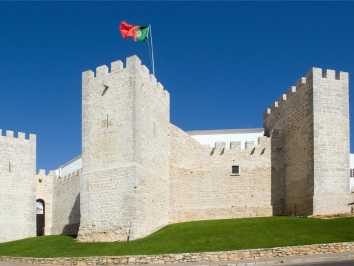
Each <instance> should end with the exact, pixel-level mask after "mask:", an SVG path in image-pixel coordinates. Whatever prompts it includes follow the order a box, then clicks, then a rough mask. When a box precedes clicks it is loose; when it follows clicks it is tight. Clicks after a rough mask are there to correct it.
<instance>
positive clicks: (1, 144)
mask: <svg viewBox="0 0 354 266" xmlns="http://www.w3.org/2000/svg"><path fill="white" fill-rule="evenodd" d="M35 174H36V136H35V135H33V134H30V136H29V138H26V135H25V133H22V132H19V133H18V134H17V137H16V136H14V132H13V131H10V130H7V131H6V135H5V136H3V135H2V130H0V229H1V232H0V242H6V241H12V240H17V239H23V238H27V237H33V236H35V235H36V198H35V197H36V187H35V186H36V180H35Z"/></svg>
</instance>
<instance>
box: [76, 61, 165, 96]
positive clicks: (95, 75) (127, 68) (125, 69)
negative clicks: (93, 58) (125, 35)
mask: <svg viewBox="0 0 354 266" xmlns="http://www.w3.org/2000/svg"><path fill="white" fill-rule="evenodd" d="M123 73H124V74H129V75H139V76H141V77H142V78H143V79H144V82H149V83H150V85H151V86H152V88H153V89H154V90H155V91H156V92H158V93H161V94H163V95H165V96H168V95H169V93H168V91H167V90H165V89H164V86H163V85H162V84H161V83H160V82H158V81H157V79H156V77H155V75H153V74H152V73H150V70H149V69H148V68H147V67H146V66H145V65H143V64H142V63H141V60H140V59H139V57H137V56H136V55H133V56H130V57H127V58H126V62H125V65H124V63H123V62H122V61H121V60H117V61H114V62H112V63H111V64H110V67H108V66H107V65H101V66H98V67H96V70H95V71H92V70H87V71H84V72H83V73H82V79H83V81H84V82H90V81H92V80H98V81H101V80H103V79H107V77H116V76H117V75H121V74H123Z"/></svg>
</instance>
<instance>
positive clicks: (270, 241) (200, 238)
mask: <svg viewBox="0 0 354 266" xmlns="http://www.w3.org/2000/svg"><path fill="white" fill-rule="evenodd" d="M346 241H354V217H353V218H337V219H331V220H321V219H313V218H291V217H269V218H250V219H230V220H214V221H197V222H187V223H180V224H173V225H169V226H166V227H165V228H163V229H161V230H159V231H158V232H156V233H154V234H152V235H150V236H148V237H146V238H144V239H139V240H135V241H130V242H125V243H120V242H114V243H79V242H77V241H76V240H75V239H74V238H72V237H69V236H44V237H36V238H29V239H24V240H19V241H14V242H8V243H3V244H0V256H33V257H66V256H70V257H75V256H119V255H133V254H135V255H138V254H140V255H142V254H161V253H181V252H199V251H221V250H236V249H251V248H269V247H279V246H292V245H305V244H315V243H330V242H346Z"/></svg>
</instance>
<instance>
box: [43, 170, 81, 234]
mask: <svg viewBox="0 0 354 266" xmlns="http://www.w3.org/2000/svg"><path fill="white" fill-rule="evenodd" d="M80 174H81V171H75V172H74V173H71V174H69V175H67V176H63V177H57V176H56V175H55V173H54V172H52V171H51V172H49V174H46V173H45V170H40V171H39V173H38V174H37V175H36V179H37V195H36V197H37V199H42V200H43V201H44V203H45V235H60V234H66V235H77V233H78V230H79V225H80Z"/></svg>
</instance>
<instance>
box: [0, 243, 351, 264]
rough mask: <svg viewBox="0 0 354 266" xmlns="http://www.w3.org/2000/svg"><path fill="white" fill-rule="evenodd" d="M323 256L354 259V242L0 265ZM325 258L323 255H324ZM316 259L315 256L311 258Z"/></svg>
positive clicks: (31, 260) (238, 261) (284, 259)
mask: <svg viewBox="0 0 354 266" xmlns="http://www.w3.org/2000/svg"><path fill="white" fill-rule="evenodd" d="M316 255H317V259H320V258H323V257H325V258H326V259H327V260H328V259H329V258H330V256H332V257H333V258H335V259H336V258H338V257H344V256H347V257H348V259H350V258H354V242H344V243H330V244H314V245H305V246H289V247H277V248H262V249H249V250H234V251H221V252H200V253H180V254H161V255H138V256H102V257H70V258H65V257H58V258H31V257H6V256H3V257H0V262H12V263H25V264H36V265H63V266H93V265H134V264H176V263H208V264H210V263H211V264H213V263H220V264H223V265H230V266H239V265H267V264H268V265H269V264H270V263H271V264H283V265H284V263H286V262H288V263H290V262H291V263H294V264H295V263H297V261H299V262H304V261H303V260H304V259H306V257H307V258H310V257H311V256H312V259H314V258H316ZM323 255H326V256H323ZM314 256H315V257H314Z"/></svg>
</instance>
